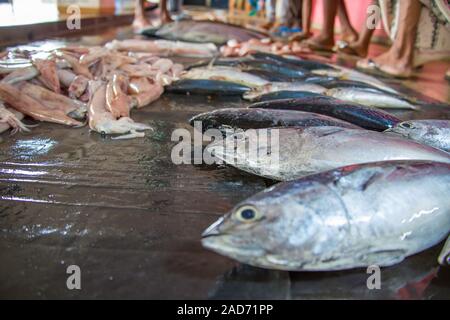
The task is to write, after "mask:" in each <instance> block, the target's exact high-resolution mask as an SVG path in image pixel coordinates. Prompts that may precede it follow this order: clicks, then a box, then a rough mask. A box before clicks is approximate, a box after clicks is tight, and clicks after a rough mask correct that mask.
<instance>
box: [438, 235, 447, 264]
mask: <svg viewBox="0 0 450 320" xmlns="http://www.w3.org/2000/svg"><path fill="white" fill-rule="evenodd" d="M438 262H439V264H440V265H442V266H448V265H450V236H448V238H447V241H445V244H444V248H442V251H441V253H440V254H439V257H438Z"/></svg>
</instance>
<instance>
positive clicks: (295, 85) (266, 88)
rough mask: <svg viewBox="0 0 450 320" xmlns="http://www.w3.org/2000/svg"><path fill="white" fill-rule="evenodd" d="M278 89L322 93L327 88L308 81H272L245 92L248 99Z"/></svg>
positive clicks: (245, 97)
mask: <svg viewBox="0 0 450 320" xmlns="http://www.w3.org/2000/svg"><path fill="white" fill-rule="evenodd" d="M278 91H306V92H312V93H319V94H322V93H324V92H325V91H326V89H325V88H324V87H322V86H320V85H318V84H314V83H307V82H271V83H268V84H265V85H263V86H260V87H256V88H253V89H252V90H250V91H248V92H246V93H244V96H243V98H244V99H246V100H255V99H257V98H259V97H260V96H262V95H264V94H267V93H271V92H278Z"/></svg>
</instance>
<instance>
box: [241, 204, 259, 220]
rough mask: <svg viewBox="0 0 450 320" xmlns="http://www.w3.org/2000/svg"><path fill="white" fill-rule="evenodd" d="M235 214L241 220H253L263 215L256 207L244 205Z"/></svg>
mask: <svg viewBox="0 0 450 320" xmlns="http://www.w3.org/2000/svg"><path fill="white" fill-rule="evenodd" d="M235 216H236V218H237V219H238V220H239V221H242V222H252V221H255V220H258V219H259V218H260V217H261V214H260V212H259V211H258V209H256V208H255V207H252V206H242V207H240V208H238V209H237V210H236V212H235Z"/></svg>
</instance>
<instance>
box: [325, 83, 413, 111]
mask: <svg viewBox="0 0 450 320" xmlns="http://www.w3.org/2000/svg"><path fill="white" fill-rule="evenodd" d="M325 94H326V95H328V96H331V97H333V98H336V99H340V100H343V101H350V102H354V103H359V104H362V105H365V106H369V107H375V108H381V109H411V110H416V109H417V108H418V107H417V106H415V105H413V104H411V103H410V102H408V101H406V100H404V99H403V98H402V97H400V96H398V95H395V94H389V93H387V92H386V93H382V92H375V91H371V90H365V89H357V88H333V89H329V90H327V91H326V93H325Z"/></svg>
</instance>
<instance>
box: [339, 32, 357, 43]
mask: <svg viewBox="0 0 450 320" xmlns="http://www.w3.org/2000/svg"><path fill="white" fill-rule="evenodd" d="M341 40H342V41H346V42H348V43H352V42H356V41H357V40H358V33H357V32H356V31H355V30H353V28H351V29H346V30H342V32H341Z"/></svg>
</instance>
